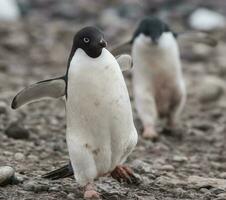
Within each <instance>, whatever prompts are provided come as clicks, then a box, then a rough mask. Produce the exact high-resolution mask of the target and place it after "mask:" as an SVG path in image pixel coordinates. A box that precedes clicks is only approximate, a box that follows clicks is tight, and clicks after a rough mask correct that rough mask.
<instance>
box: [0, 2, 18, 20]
mask: <svg viewBox="0 0 226 200" xmlns="http://www.w3.org/2000/svg"><path fill="white" fill-rule="evenodd" d="M19 17H20V12H19V7H18V5H17V2H16V0H1V1H0V20H1V21H16V20H18V18H19Z"/></svg>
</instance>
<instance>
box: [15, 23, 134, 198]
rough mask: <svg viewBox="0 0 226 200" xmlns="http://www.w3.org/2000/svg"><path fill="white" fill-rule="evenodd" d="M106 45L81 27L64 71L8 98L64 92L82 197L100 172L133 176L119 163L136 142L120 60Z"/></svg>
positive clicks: (89, 194)
mask: <svg viewBox="0 0 226 200" xmlns="http://www.w3.org/2000/svg"><path fill="white" fill-rule="evenodd" d="M105 47H106V42H105V41H104V38H103V34H102V33H101V32H100V31H99V30H98V29H97V28H94V27H86V28H84V29H82V30H80V31H79V32H78V33H77V34H76V35H75V37H74V41H73V45H72V50H71V53H70V56H69V59H68V67H67V72H66V75H65V76H63V77H60V78H56V79H50V80H46V81H42V82H39V83H37V84H34V85H32V86H30V87H28V88H27V89H24V90H22V91H21V92H20V93H19V94H18V95H17V96H16V97H15V98H14V100H13V102H12V108H18V107H20V106H21V105H23V104H25V103H29V102H30V101H34V100H37V99H40V98H44V97H53V98H58V97H61V96H64V95H66V114H67V131H66V132H67V134H66V141H67V145H68V150H69V156H70V161H71V166H72V168H73V171H74V176H75V179H76V181H77V182H78V183H79V184H80V185H82V186H84V188H85V192H84V197H85V198H99V194H98V192H96V190H95V188H94V185H93V181H94V179H95V178H98V177H99V176H104V175H106V174H108V173H111V175H112V177H113V178H115V179H117V180H125V181H127V182H133V181H135V180H136V178H135V176H134V175H133V173H132V171H131V170H130V169H129V168H128V167H125V166H123V165H122V164H123V162H124V161H125V160H126V158H127V156H128V155H129V154H130V153H131V151H132V150H133V148H134V147H135V145H136V143H137V131H136V129H135V126H134V123H133V117H132V109H131V104H130V99H129V95H128V91H127V88H126V84H125V81H124V79H123V75H122V72H121V70H120V67H119V64H118V63H117V61H116V59H115V58H114V57H113V55H112V54H111V53H110V52H109V51H108V50H107V49H106V48H105ZM119 60H120V62H122V63H125V61H128V60H129V59H128V56H127V58H126V59H125V57H124V59H122V57H121V58H120V59H119ZM127 63H128V62H127ZM130 64H131V63H130ZM124 69H125V68H124Z"/></svg>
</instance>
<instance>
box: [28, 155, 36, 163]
mask: <svg viewBox="0 0 226 200" xmlns="http://www.w3.org/2000/svg"><path fill="white" fill-rule="evenodd" d="M27 158H28V159H29V160H31V161H32V162H37V161H39V158H38V157H37V156H35V155H29V156H28V157H27Z"/></svg>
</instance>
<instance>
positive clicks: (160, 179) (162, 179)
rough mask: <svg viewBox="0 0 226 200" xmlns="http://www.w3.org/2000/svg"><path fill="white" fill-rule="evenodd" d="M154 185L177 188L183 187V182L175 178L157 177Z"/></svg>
mask: <svg viewBox="0 0 226 200" xmlns="http://www.w3.org/2000/svg"><path fill="white" fill-rule="evenodd" d="M155 183H157V184H159V185H164V186H166V185H170V186H179V185H184V184H185V182H184V181H182V180H181V179H178V178H176V177H174V178H173V177H167V176H159V177H158V178H156V180H155Z"/></svg>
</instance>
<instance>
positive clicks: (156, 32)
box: [131, 17, 176, 44]
mask: <svg viewBox="0 0 226 200" xmlns="http://www.w3.org/2000/svg"><path fill="white" fill-rule="evenodd" d="M164 32H171V30H170V28H169V26H168V25H167V24H165V23H164V22H162V21H161V20H160V19H158V18H155V17H147V18H144V19H143V20H142V21H141V22H140V24H139V25H138V28H137V29H136V31H135V32H134V34H133V38H132V41H131V42H133V41H134V40H135V38H136V37H138V36H139V35H140V34H144V35H145V36H147V37H150V38H151V41H152V42H153V43H154V44H157V43H158V39H159V38H160V36H161V35H162V34H163V33H164ZM174 36H176V35H174Z"/></svg>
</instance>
